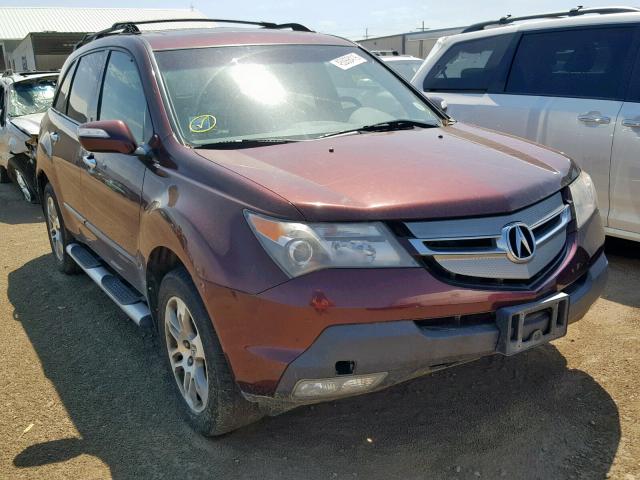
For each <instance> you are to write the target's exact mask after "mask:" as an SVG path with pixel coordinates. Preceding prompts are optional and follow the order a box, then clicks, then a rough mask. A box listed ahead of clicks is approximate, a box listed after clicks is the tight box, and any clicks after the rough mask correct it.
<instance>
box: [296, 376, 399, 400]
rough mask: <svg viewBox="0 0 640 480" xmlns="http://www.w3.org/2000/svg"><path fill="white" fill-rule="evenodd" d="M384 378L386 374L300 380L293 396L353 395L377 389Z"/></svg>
mask: <svg viewBox="0 0 640 480" xmlns="http://www.w3.org/2000/svg"><path fill="white" fill-rule="evenodd" d="M386 376H387V372H380V373H370V374H367V375H349V376H347V375H345V376H342V377H335V378H319V379H316V380H300V381H299V382H298V383H297V384H296V387H295V388H294V389H293V396H294V397H296V398H322V397H342V396H348V395H355V394H357V393H362V392H365V391H367V390H371V389H373V388H375V387H377V386H378V385H379V384H380V382H382V380H384V378H385V377H386Z"/></svg>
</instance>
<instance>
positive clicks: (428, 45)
mask: <svg viewBox="0 0 640 480" xmlns="http://www.w3.org/2000/svg"><path fill="white" fill-rule="evenodd" d="M464 28H465V27H453V28H441V29H437V30H425V31H420V32H409V33H400V34H397V35H387V36H385V37H375V38H366V39H363V40H358V43H359V44H360V45H362V46H363V47H364V48H366V49H367V50H393V51H396V52H398V53H399V54H400V55H412V56H414V57H418V58H426V57H427V55H428V54H429V52H430V51H431V49H432V48H433V46H434V45H435V43H436V41H437V40H438V38H440V37H446V36H448V35H455V34H456V33H460V32H462V30H463V29H464Z"/></svg>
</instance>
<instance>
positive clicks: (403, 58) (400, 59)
mask: <svg viewBox="0 0 640 480" xmlns="http://www.w3.org/2000/svg"><path fill="white" fill-rule="evenodd" d="M380 58H381V59H382V61H383V62H385V63H388V64H389V66H390V67H391V68H393V69H394V70H395V71H396V72H398V73H399V74H400V75H402V76H403V77H404V78H406V79H407V80H411V79H412V78H413V76H414V75H415V74H416V72H417V71H418V69H419V68H420V65H422V59H420V58H416V57H412V56H411V55H393V56H382V57H380Z"/></svg>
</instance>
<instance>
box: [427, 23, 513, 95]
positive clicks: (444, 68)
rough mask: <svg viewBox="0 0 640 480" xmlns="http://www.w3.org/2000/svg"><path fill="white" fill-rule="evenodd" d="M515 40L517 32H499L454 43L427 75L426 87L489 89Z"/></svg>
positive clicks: (435, 88) (438, 88)
mask: <svg viewBox="0 0 640 480" xmlns="http://www.w3.org/2000/svg"><path fill="white" fill-rule="evenodd" d="M512 40H513V35H496V36H494V37H485V38H479V39H477V40H469V41H466V42H460V43H457V44H455V45H453V46H452V47H451V48H449V50H447V51H446V52H445V53H444V54H443V55H442V57H441V58H440V60H438V62H437V63H436V64H435V65H434V66H433V68H432V69H431V71H430V72H429V73H428V74H427V77H426V78H425V80H424V90H433V91H437V90H474V91H485V90H487V89H488V88H489V87H490V86H491V85H492V83H493V82H494V81H495V80H496V79H497V77H499V73H500V71H501V70H502V67H503V60H504V57H505V54H506V52H507V49H508V47H509V45H510V44H511V41H512Z"/></svg>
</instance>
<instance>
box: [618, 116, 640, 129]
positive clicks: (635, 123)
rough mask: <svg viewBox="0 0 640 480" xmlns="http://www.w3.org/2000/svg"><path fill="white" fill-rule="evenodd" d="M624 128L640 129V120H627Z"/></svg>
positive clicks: (624, 122) (623, 124)
mask: <svg viewBox="0 0 640 480" xmlns="http://www.w3.org/2000/svg"><path fill="white" fill-rule="evenodd" d="M622 126H623V127H631V128H640V120H638V119H634V118H627V119H625V120H623V121H622Z"/></svg>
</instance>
